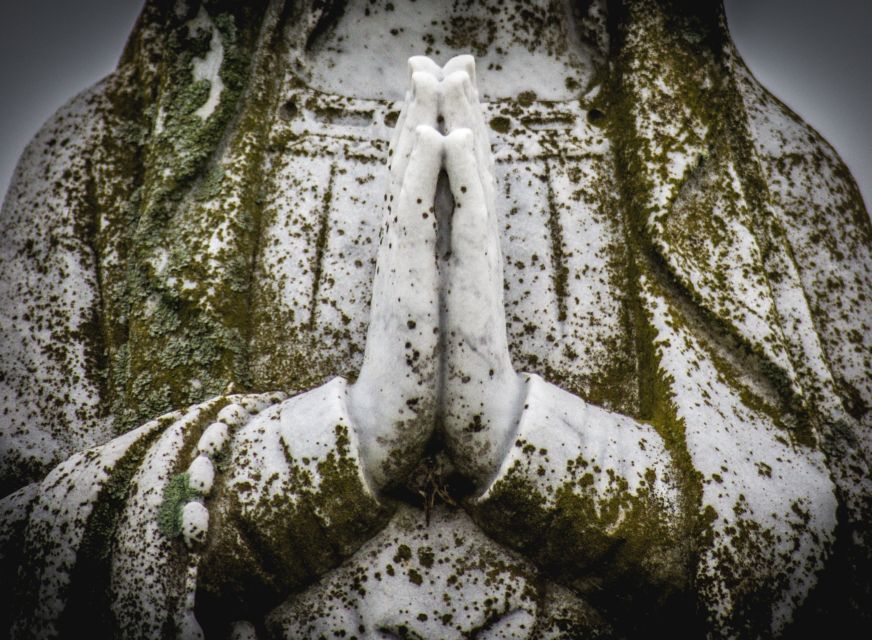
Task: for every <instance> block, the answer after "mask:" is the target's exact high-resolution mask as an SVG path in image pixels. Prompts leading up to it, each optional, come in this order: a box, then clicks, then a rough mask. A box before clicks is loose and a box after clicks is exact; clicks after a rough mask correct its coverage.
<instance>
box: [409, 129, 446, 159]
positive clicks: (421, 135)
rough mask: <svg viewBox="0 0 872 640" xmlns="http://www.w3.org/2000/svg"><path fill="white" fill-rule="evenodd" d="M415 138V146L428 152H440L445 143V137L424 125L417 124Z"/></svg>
mask: <svg viewBox="0 0 872 640" xmlns="http://www.w3.org/2000/svg"><path fill="white" fill-rule="evenodd" d="M415 138H416V141H417V145H416V146H419V147H421V148H422V149H424V150H425V151H430V152H434V151H435V152H439V153H441V152H442V149H443V148H444V143H445V137H444V136H443V135H442V134H441V133H439V132H438V131H437V130H436V129H434V128H433V127H431V126H430V125H426V124H419V125H418V126H417V127H415Z"/></svg>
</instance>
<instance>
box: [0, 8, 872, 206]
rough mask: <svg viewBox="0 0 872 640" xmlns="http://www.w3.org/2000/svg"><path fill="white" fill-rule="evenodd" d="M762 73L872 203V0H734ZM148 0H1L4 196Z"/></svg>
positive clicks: (116, 52) (109, 59) (745, 49)
mask: <svg viewBox="0 0 872 640" xmlns="http://www.w3.org/2000/svg"><path fill="white" fill-rule="evenodd" d="M725 2H726V6H727V16H728V19H729V22H730V29H731V31H732V34H733V38H734V40H735V42H736V44H737V46H738V47H739V51H740V52H741V53H742V55H743V56H744V58H745V60H746V61H747V63H748V66H750V67H751V69H752V71H753V72H754V73H755V74H756V75H757V77H758V78H759V79H760V80H761V81H762V82H763V84H765V85H766V86H767V87H769V89H771V90H772V91H773V93H775V94H776V95H777V96H779V97H780V98H781V99H782V100H783V101H784V102H786V103H787V104H788V105H789V106H790V107H792V108H793V109H794V110H795V111H797V112H798V113H799V114H800V115H802V116H803V117H804V118H805V119H806V120H807V121H808V122H810V123H811V124H812V125H813V126H814V127H816V128H817V129H818V130H819V131H820V132H821V133H822V134H823V135H824V137H826V138H827V139H828V140H829V141H830V142H831V143H832V144H833V145H834V146H835V147H836V149H837V150H838V152H839V153H840V154H841V156H842V158H844V160H845V161H846V162H847V163H848V166H849V167H850V168H851V171H852V172H853V173H854V176H855V177H856V178H857V181H858V182H859V183H860V188H861V190H862V191H863V195H864V197H865V200H866V203H867V205H868V204H872V127H870V126H869V124H870V122H869V120H870V119H869V117H868V115H867V114H868V109H869V105H870V104H872V2H870V1H869V0H829V1H828V2H822V1H821V0H725ZM142 4H143V0H77V1H71V0H28V1H15V0H0V194H3V195H5V193H6V189H7V187H8V184H9V180H10V178H11V176H12V171H13V169H14V167H15V163H16V161H17V159H18V156H19V155H20V154H21V151H22V150H23V149H24V146H25V145H26V144H27V142H28V140H29V139H30V138H31V137H32V136H33V134H34V133H36V131H37V129H39V127H40V126H41V125H42V123H43V122H45V120H46V119H47V118H48V117H49V116H50V115H51V114H52V113H53V112H54V111H55V110H56V109H57V108H58V107H60V106H61V105H62V104H63V103H64V102H66V101H67V100H68V99H69V98H70V97H72V96H73V95H75V94H76V93H78V92H79V91H81V90H82V89H84V88H86V87H88V86H89V85H91V84H93V83H94V82H96V81H97V80H99V79H100V78H102V77H103V76H105V75H106V74H107V73H109V72H110V71H111V70H112V69H113V67H114V66H115V64H116V62H117V60H118V57H119V56H120V54H121V51H122V49H123V48H124V43H125V41H126V39H127V35H128V33H130V31H131V29H132V28H133V24H134V22H135V21H136V16H137V14H138V13H139V9H140V7H141V6H142Z"/></svg>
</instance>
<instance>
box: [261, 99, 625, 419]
mask: <svg viewBox="0 0 872 640" xmlns="http://www.w3.org/2000/svg"><path fill="white" fill-rule="evenodd" d="M592 100H593V98H590V100H588V101H586V100H585V99H579V100H572V101H562V102H537V101H533V100H529V101H524V102H519V101H503V102H496V103H490V104H486V105H484V109H485V120H486V122H488V123H489V125H490V134H491V143H492V147H493V151H494V158H495V163H496V164H495V171H496V184H497V202H496V207H497V216H498V219H499V221H500V233H501V246H502V253H503V267H504V278H505V305H506V315H507V323H508V331H509V339H510V346H511V349H512V355H513V358H514V359H515V361H516V366H517V367H518V368H522V369H525V370H529V371H536V372H542V373H544V374H548V375H549V377H551V378H555V377H556V378H561V379H560V382H561V383H562V384H563V385H564V386H565V387H566V388H569V389H571V390H573V391H576V392H578V393H581V394H582V395H584V396H588V395H589V394H591V393H593V396H594V397H595V396H596V392H595V390H594V391H592V386H593V385H595V384H596V381H597V380H602V379H604V378H606V377H611V378H612V386H613V387H614V386H616V385H615V380H614V375H613V374H611V373H610V371H613V370H614V369H615V361H616V360H620V358H622V357H623V355H622V354H625V353H627V352H628V350H629V342H628V340H627V336H626V331H625V328H624V324H625V323H624V321H623V319H622V317H621V313H622V311H621V310H622V306H623V304H624V297H625V296H626V287H625V286H624V283H623V280H624V277H625V276H624V275H623V274H624V273H625V254H624V244H625V242H624V239H623V237H624V230H623V226H622V224H621V221H620V216H619V214H618V212H617V209H616V205H615V202H614V189H613V188H612V183H613V171H612V160H611V155H610V151H609V143H608V140H607V138H606V136H605V131H604V129H603V128H602V127H601V126H599V121H598V119H597V118H601V117H602V114H601V113H600V112H598V111H596V110H595V109H593V110H592V109H590V108H589V107H590V105H589V104H588V102H590V101H592ZM399 106H400V105H399V104H397V103H393V102H389V101H377V100H360V99H353V98H347V97H341V96H335V95H329V94H324V93H319V92H316V91H313V90H310V89H308V88H301V89H294V90H291V91H290V92H289V93H288V95H287V100H286V102H285V104H284V106H283V107H282V110H281V113H282V115H283V118H282V120H281V122H280V124H279V125H277V127H276V128H275V129H274V131H273V134H272V144H271V149H272V150H273V153H272V155H271V165H270V166H269V169H268V171H269V181H270V185H269V187H268V188H267V189H266V193H268V194H270V195H269V199H268V201H267V202H265V209H264V225H263V233H262V236H261V240H260V251H259V259H258V261H259V264H258V269H259V272H260V277H259V278H258V279H257V280H258V285H257V291H256V300H257V309H258V318H257V320H258V321H259V324H260V326H259V327H256V328H255V330H254V336H255V337H254V345H253V346H254V351H255V374H256V375H257V374H258V373H261V374H262V375H264V376H266V377H267V378H269V379H264V380H263V382H264V384H265V385H267V383H270V382H273V383H278V382H280V381H284V380H295V381H301V383H300V384H301V386H307V376H311V378H312V379H311V382H310V384H316V383H317V382H319V381H320V380H321V379H323V377H326V376H329V375H335V374H337V373H345V374H349V375H354V373H355V372H356V371H357V370H358V368H359V366H360V361H361V358H362V345H363V344H364V338H365V333H366V328H367V325H368V320H369V299H370V295H371V283H372V279H373V275H374V272H375V259H376V252H377V247H378V234H379V229H380V226H381V222H382V216H383V212H384V200H385V193H386V191H387V189H386V187H387V183H386V180H387V174H388V171H387V167H386V166H385V161H386V159H387V155H388V146H389V140H390V138H391V135H392V133H393V127H394V125H395V124H396V121H397V117H398V115H399ZM279 326H280V327H281V328H282V331H283V333H282V336H281V337H282V340H277V339H275V338H274V337H273V334H274V331H272V329H273V328H274V327H279ZM258 362H260V363H261V364H262V366H259V365H258ZM318 376H321V377H320V378H319V377H318ZM618 384H619V383H618ZM622 395H624V396H627V395H628V394H622ZM629 395H632V394H629ZM616 408H625V409H629V407H616Z"/></svg>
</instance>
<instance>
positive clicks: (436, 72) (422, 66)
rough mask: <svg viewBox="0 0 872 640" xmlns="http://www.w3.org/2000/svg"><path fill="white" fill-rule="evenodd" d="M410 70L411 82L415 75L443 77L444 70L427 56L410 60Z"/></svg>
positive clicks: (413, 57)
mask: <svg viewBox="0 0 872 640" xmlns="http://www.w3.org/2000/svg"><path fill="white" fill-rule="evenodd" d="M408 69H409V80H411V78H412V76H414V75H415V73H426V74H428V75H431V76H433V77H434V78H439V77H441V76H442V69H441V68H440V67H439V65H438V64H436V63H435V62H433V60H431V59H430V58H429V57H427V56H412V57H411V58H409V60H408Z"/></svg>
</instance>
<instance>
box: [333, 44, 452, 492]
mask: <svg viewBox="0 0 872 640" xmlns="http://www.w3.org/2000/svg"><path fill="white" fill-rule="evenodd" d="M419 64H421V61H420V60H418V61H417V62H416V59H413V60H410V70H411V71H412V72H413V73H412V78H411V85H412V88H411V92H410V95H409V96H407V100H406V106H405V108H404V110H403V113H402V114H401V116H400V119H399V121H398V127H397V133H396V134H395V136H396V137H395V139H394V141H393V144H392V145H391V147H392V154H391V167H390V187H389V194H388V196H387V199H388V203H387V209H386V214H385V219H384V224H383V226H382V230H381V238H380V244H379V252H378V259H377V262H376V275H375V279H374V281H373V291H372V305H371V310H370V323H369V330H368V332H367V337H366V348H365V351H364V358H363V366H362V367H361V370H360V375H359V376H358V379H357V382H355V383H354V384H353V385H352V386H351V387H350V388H349V392H348V410H349V412H350V414H351V417H352V418H353V419H354V421H355V423H356V425H357V427H358V429H359V434H358V436H359V441H360V449H361V451H360V453H361V458H362V461H363V465H364V473H365V474H366V476H367V479H368V480H369V482H370V484H371V486H372V487H373V488H374V489H376V490H377V491H380V490H382V489H384V488H385V487H387V486H389V485H392V484H396V483H399V482H402V481H403V480H405V479H406V477H407V476H408V474H409V472H411V470H412V469H413V468H414V467H415V465H416V464H417V463H418V461H419V460H420V459H421V456H422V455H423V451H424V447H425V446H426V444H427V441H428V440H429V438H430V437H431V435H432V433H433V429H434V426H435V420H436V404H437V388H438V367H439V353H438V349H439V275H438V270H437V264H436V215H435V212H434V209H433V207H434V201H435V197H436V184H437V179H438V177H439V172H440V170H441V168H442V157H443V138H442V135H441V134H439V133H438V132H437V131H436V129H435V127H436V119H437V115H438V106H439V105H438V103H439V95H438V94H439V82H438V80H437V79H436V77H435V76H434V75H432V74H431V73H429V72H427V71H416V70H415V67H416V65H419ZM431 64H432V63H431Z"/></svg>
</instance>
